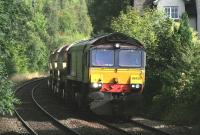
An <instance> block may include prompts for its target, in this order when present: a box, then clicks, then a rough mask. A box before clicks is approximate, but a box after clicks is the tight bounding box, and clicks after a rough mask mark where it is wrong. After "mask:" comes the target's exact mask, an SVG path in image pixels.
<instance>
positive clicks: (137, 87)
mask: <svg viewBox="0 0 200 135" xmlns="http://www.w3.org/2000/svg"><path fill="white" fill-rule="evenodd" d="M131 88H135V89H139V88H140V84H132V85H131Z"/></svg>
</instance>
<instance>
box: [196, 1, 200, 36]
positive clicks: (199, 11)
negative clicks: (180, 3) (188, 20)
mask: <svg viewBox="0 0 200 135" xmlns="http://www.w3.org/2000/svg"><path fill="white" fill-rule="evenodd" d="M196 7H197V31H198V33H199V37H200V0H196Z"/></svg>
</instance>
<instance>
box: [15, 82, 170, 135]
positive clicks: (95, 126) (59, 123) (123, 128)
mask: <svg viewBox="0 0 200 135" xmlns="http://www.w3.org/2000/svg"><path fill="white" fill-rule="evenodd" d="M40 81H42V80H40ZM43 82H44V80H43V81H42V82H34V84H27V85H29V89H30V90H29V92H28V93H29V94H28V95H29V96H31V102H32V104H33V105H34V106H35V107H34V108H33V109H34V110H37V111H39V112H40V113H41V112H42V113H41V114H40V116H41V117H42V119H44V118H46V119H47V120H48V121H49V122H48V124H49V125H50V127H51V126H52V129H51V131H54V133H51V134H73V135H88V134H96V135H104V134H107V135H138V134H140V135H172V134H170V133H168V132H164V131H162V130H159V129H156V128H153V127H150V126H147V125H144V124H142V123H140V122H137V121H134V120H128V119H123V122H116V121H114V122H113V121H110V120H108V119H103V118H100V117H97V116H95V115H93V114H87V115H85V114H84V113H81V112H79V110H73V109H72V108H70V107H69V106H67V105H65V104H64V103H63V102H62V101H61V100H59V99H58V98H55V96H53V95H52V93H51V92H50V91H49V90H48V88H47V85H44V84H46V82H44V83H43ZM41 84H42V85H41ZM30 87H31V88H30ZM26 89H27V88H26ZM26 100H28V101H30V99H29V98H26ZM17 110H18V111H17V113H18V114H19V115H20V112H19V111H20V109H17ZM21 112H22V111H21ZM34 114H35V113H34ZM22 115H23V114H22ZM31 115H33V113H32V114H31ZM20 117H21V118H22V119H23V121H24V122H23V123H25V124H27V126H26V127H28V131H29V132H30V133H31V134H34V135H37V134H44V133H42V132H40V131H38V129H37V126H36V127H34V126H33V124H31V122H30V121H29V120H27V118H24V117H23V116H21V115H20ZM47 120H46V121H47ZM36 121H38V120H36ZM55 129H56V130H55ZM48 134H49V133H48Z"/></svg>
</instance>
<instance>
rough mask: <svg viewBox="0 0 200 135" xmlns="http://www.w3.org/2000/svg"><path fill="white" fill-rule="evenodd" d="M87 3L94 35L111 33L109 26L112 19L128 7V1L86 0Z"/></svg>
mask: <svg viewBox="0 0 200 135" xmlns="http://www.w3.org/2000/svg"><path fill="white" fill-rule="evenodd" d="M87 3H88V9H89V15H90V17H91V20H92V24H93V28H94V31H93V34H94V35H98V34H104V33H110V32H112V29H111V27H110V25H111V20H112V19H113V17H117V16H118V15H119V14H120V12H121V11H122V10H125V9H126V8H127V6H130V0H87Z"/></svg>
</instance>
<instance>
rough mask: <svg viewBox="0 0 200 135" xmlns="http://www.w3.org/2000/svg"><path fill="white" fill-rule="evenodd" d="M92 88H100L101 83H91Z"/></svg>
mask: <svg viewBox="0 0 200 135" xmlns="http://www.w3.org/2000/svg"><path fill="white" fill-rule="evenodd" d="M91 86H92V88H95V89H96V88H101V87H102V84H101V83H93V84H92V85H91Z"/></svg>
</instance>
